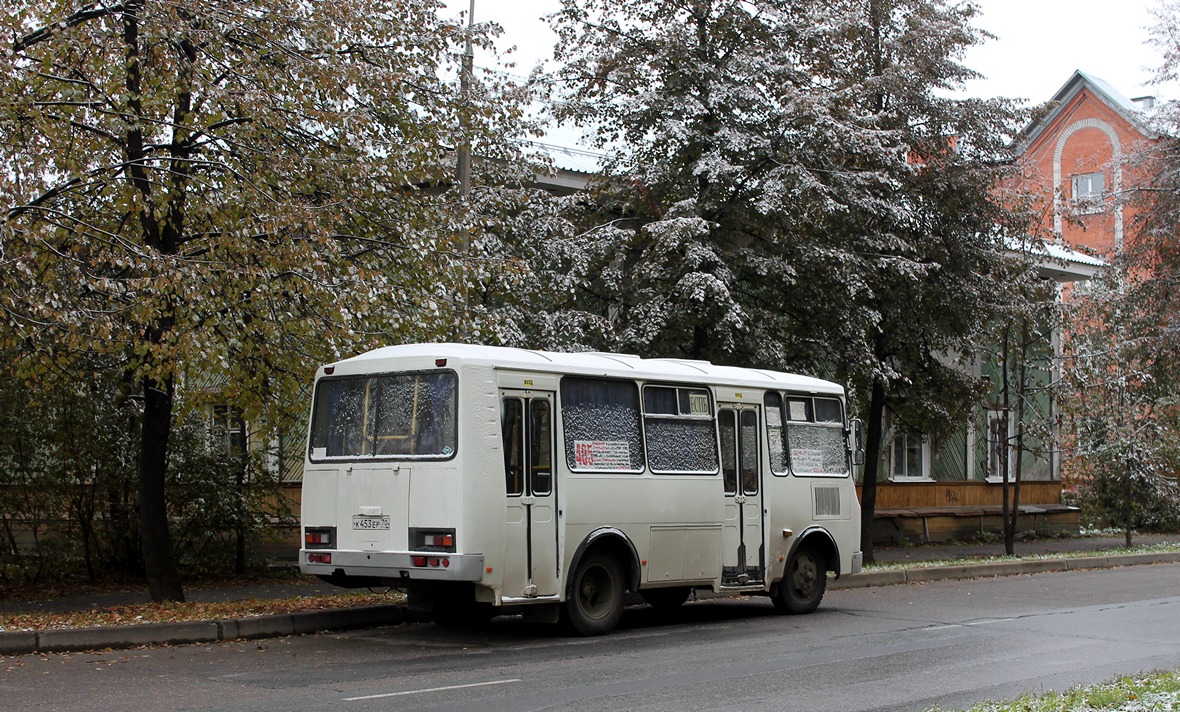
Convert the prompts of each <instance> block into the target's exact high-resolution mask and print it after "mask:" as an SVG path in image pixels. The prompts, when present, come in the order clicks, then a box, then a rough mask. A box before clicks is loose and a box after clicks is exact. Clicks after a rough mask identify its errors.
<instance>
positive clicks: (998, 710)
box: [927, 671, 1180, 712]
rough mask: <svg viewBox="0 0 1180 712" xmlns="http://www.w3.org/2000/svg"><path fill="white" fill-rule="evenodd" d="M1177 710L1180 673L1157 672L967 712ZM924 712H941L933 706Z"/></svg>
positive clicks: (985, 705)
mask: <svg viewBox="0 0 1180 712" xmlns="http://www.w3.org/2000/svg"><path fill="white" fill-rule="evenodd" d="M1176 709H1180V673H1177V672H1174V671H1157V672H1153V673H1150V674H1146V675H1135V676H1127V677H1122V678H1119V679H1117V680H1113V681H1110V682H1105V683H1102V684H1098V685H1079V686H1078V687H1074V688H1072V689H1070V690H1068V691H1066V692H1050V693H1048V694H1044V695H1036V696H1033V695H1024V696H1021V697H1018V698H1016V699H1015V700H1011V701H1008V702H990V701H989V702H981V703H979V704H977V705H975V706H974V707H971V708H970V710H968V712H1081V711H1083V710H1085V711H1086V712H1089V711H1090V710H1095V711H1097V710H1102V711H1103V712H1108V711H1109V712H1148V711H1149V710H1152V711H1155V710H1176ZM927 712H944V711H943V709H942V708H940V707H934V708H931V709H929V710H927Z"/></svg>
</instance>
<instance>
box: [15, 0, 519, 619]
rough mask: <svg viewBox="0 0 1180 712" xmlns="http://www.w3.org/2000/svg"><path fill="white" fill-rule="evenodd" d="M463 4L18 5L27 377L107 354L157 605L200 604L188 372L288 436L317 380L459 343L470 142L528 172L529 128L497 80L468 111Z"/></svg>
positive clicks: (482, 35) (215, 1)
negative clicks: (184, 584) (391, 352)
mask: <svg viewBox="0 0 1180 712" xmlns="http://www.w3.org/2000/svg"><path fill="white" fill-rule="evenodd" d="M439 8H440V6H439V4H438V3H434V2H423V1H422V0H380V1H378V0H319V1H317V2H303V3H286V2H284V3H279V2H274V1H273V0H255V1H254V2H248V3H244V2H238V1H236V0H167V1H165V0H96V1H93V2H76V1H74V0H51V1H49V2H31V1H30V2H11V3H6V4H5V5H4V6H3V8H0V30H2V31H3V40H0V42H2V45H0V160H2V162H3V165H4V169H3V171H0V202H2V204H3V217H2V218H0V240H2V243H0V245H2V248H0V314H2V319H3V332H2V335H0V338H2V342H3V343H2V346H3V348H4V349H5V351H6V352H7V353H12V354H16V356H15V357H14V360H13V361H12V362H10V363H9V364H8V368H9V371H8V373H7V374H6V375H8V376H12V377H18V378H23V379H25V380H26V382H28V383H33V384H35V383H37V382H38V381H39V380H42V379H46V378H50V377H52V376H53V374H64V375H65V377H66V378H68V377H69V374H70V372H71V369H72V368H74V367H76V365H77V364H78V363H79V361H78V357H79V356H80V355H82V354H85V355H86V357H87V363H89V364H94V363H100V364H103V367H104V368H109V369H111V370H113V371H114V372H115V373H118V374H119V375H120V378H122V379H123V381H124V382H126V383H127V384H129V391H130V393H131V394H132V395H133V397H134V400H135V401H137V402H138V403H139V404H140V414H139V423H140V424H141V427H140V431H139V435H138V454H137V457H136V462H137V468H138V502H139V520H140V523H139V528H140V533H141V537H142V548H143V557H144V564H145V569H146V573H147V577H148V582H149V586H150V589H151V594H152V597H153V598H154V599H157V600H159V599H181V598H182V597H183V591H182V588H181V584H180V579H179V576H178V574H177V567H176V561H175V559H174V557H173V549H172V546H171V544H170V533H169V524H168V519H167V517H166V515H165V512H166V510H165V500H166V497H167V493H166V492H165V481H166V479H165V472H166V463H167V461H168V449H169V443H170V436H171V433H172V429H173V425H174V422H175V412H174V403H175V399H176V396H177V391H178V388H180V389H182V388H183V387H184V375H183V374H186V373H187V374H193V373H199V374H201V375H202V377H204V378H206V379H215V380H217V381H219V382H220V383H222V384H223V389H224V397H225V398H226V399H227V400H228V401H229V402H233V403H236V404H238V405H239V406H240V407H242V409H243V410H244V413H245V415H246V417H247V418H251V419H268V420H269V421H270V422H276V423H278V422H281V421H282V420H283V417H284V416H285V415H287V414H289V412H290V408H289V407H286V406H288V404H289V403H290V402H291V401H293V400H294V397H295V394H296V393H297V389H298V387H299V386H300V385H301V384H303V383H304V382H305V381H306V380H307V379H308V377H309V375H310V372H311V367H312V365H313V364H314V363H316V362H319V361H323V360H329V359H332V358H335V357H337V356H338V355H340V354H347V353H354V352H356V351H358V350H361V349H363V348H365V347H367V346H369V345H371V344H372V343H374V342H375V341H377V340H381V341H384V342H389V341H393V340H400V339H412V338H426V337H430V336H433V335H434V334H436V333H439V332H444V331H449V330H450V324H451V323H452V322H453V321H454V318H455V314H454V308H455V306H456V304H457V302H456V300H454V295H455V294H458V293H460V292H461V291H462V290H461V289H459V288H458V287H457V286H456V283H455V277H456V275H457V274H458V273H459V271H458V270H457V269H454V268H453V260H452V255H453V249H452V248H453V246H454V242H455V237H454V236H455V235H456V234H457V233H459V232H460V231H461V228H462V229H465V228H466V227H467V226H466V225H465V224H464V223H463V217H462V215H461V213H459V212H456V211H455V210H454V209H453V205H454V201H451V200H449V199H448V196H447V195H445V192H444V191H443V190H442V189H440V188H438V186H439V185H440V184H443V183H445V182H446V179H447V178H448V176H449V174H450V172H451V171H452V170H453V157H452V155H451V151H452V147H453V146H456V145H459V143H460V137H459V136H458V135H457V134H456V131H457V130H458V127H459V126H461V125H462V126H464V127H465V131H466V132H467V134H466V138H468V139H470V140H471V141H472V142H473V143H474V145H475V150H476V151H482V152H483V153H484V154H485V155H491V156H497V155H502V154H503V152H504V150H503V149H502V148H501V147H502V146H504V144H503V143H502V142H501V141H500V140H499V139H500V138H502V137H503V133H504V132H505V131H510V130H512V128H511V127H512V126H513V121H512V119H513V118H514V116H515V111H516V110H515V108H514V107H513V105H512V104H511V103H510V102H506V101H501V99H502V98H503V96H502V95H501V94H498V93H497V88H496V87H495V86H490V85H481V90H480V91H479V92H472V93H469V95H468V96H466V97H460V96H459V92H458V89H457V87H456V83H455V82H454V81H453V80H454V77H455V76H456V73H455V66H456V63H457V58H458V53H459V51H460V48H461V47H462V43H463V41H464V39H465V36H464V34H463V33H464V31H465V28H463V27H462V26H461V25H458V24H448V23H446V22H443V21H442V20H440V18H439ZM486 30H487V28H476V29H475V30H474V33H475V34H474V41H475V42H476V44H477V46H478V45H480V44H482V43H484V42H486V41H487V36H486ZM460 117H462V118H463V121H460Z"/></svg>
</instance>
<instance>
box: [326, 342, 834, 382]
mask: <svg viewBox="0 0 1180 712" xmlns="http://www.w3.org/2000/svg"><path fill="white" fill-rule="evenodd" d="M419 359H427V360H429V361H431V362H432V361H434V360H436V359H447V361H448V365H449V366H450V367H452V368H454V367H457V366H459V365H462V364H479V365H486V366H491V367H494V368H502V369H514V370H522V371H535V372H539V373H557V374H566V373H568V374H576V375H585V376H613V377H626V378H636V379H640V380H654V381H672V382H688V383H715V384H719V385H734V386H745V387H753V388H768V389H782V390H791V391H800V392H806V393H826V394H836V395H842V394H843V393H844V389H843V387H841V386H840V385H839V384H836V383H833V382H831V381H825V380H821V379H818V378H811V377H809V376H800V375H795V374H790V373H783V372H780V371H769V370H763V369H754V368H743V367H739V366H718V365H715V364H713V363H710V362H708V361H693V360H689V359H665V358H640V357H639V356H634V355H631V354H615V353H601V352H576V353H562V352H556V351H535V350H532V349H517V348H510V347H504V346H478V345H472V344H446V343H438V344H406V345H403V346H386V347H384V348H379V349H374V350H373V351H369V352H367V353H363V354H360V355H359V356H354V357H352V358H349V359H345V360H344V361H339V362H337V363H335V364H331V365H333V366H335V367H336V369H335V371H336V373H337V374H339V375H346V374H348V375H353V374H360V373H373V372H387V371H396V370H400V369H403V368H406V366H405V365H400V364H397V363H396V362H398V361H404V360H419ZM382 362H386V363H382Z"/></svg>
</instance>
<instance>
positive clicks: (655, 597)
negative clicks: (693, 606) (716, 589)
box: [639, 588, 692, 611]
mask: <svg viewBox="0 0 1180 712" xmlns="http://www.w3.org/2000/svg"><path fill="white" fill-rule="evenodd" d="M690 593H692V589H691V588H645V589H643V590H641V591H640V592H639V595H640V596H642V597H643V600H644V602H645V603H647V605H649V606H651V607H652V608H657V609H659V610H661V611H671V610H675V609H677V608H679V607H680V606H682V605H683V604H684V602H685V601H687V600H688V594H690Z"/></svg>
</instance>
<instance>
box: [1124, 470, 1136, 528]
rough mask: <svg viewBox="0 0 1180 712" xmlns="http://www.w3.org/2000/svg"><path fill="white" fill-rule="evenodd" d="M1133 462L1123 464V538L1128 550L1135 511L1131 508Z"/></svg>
mask: <svg viewBox="0 0 1180 712" xmlns="http://www.w3.org/2000/svg"><path fill="white" fill-rule="evenodd" d="M1132 494H1133V492H1132V489H1131V460H1130V459H1129V458H1128V459H1127V460H1126V461H1125V463H1124V464H1123V537H1124V539H1126V544H1127V548H1128V549H1130V548H1131V526H1132V524H1133V514H1132V512H1133V510H1134V507H1132V506H1131V495H1132Z"/></svg>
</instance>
